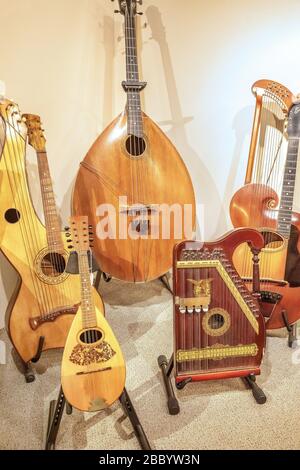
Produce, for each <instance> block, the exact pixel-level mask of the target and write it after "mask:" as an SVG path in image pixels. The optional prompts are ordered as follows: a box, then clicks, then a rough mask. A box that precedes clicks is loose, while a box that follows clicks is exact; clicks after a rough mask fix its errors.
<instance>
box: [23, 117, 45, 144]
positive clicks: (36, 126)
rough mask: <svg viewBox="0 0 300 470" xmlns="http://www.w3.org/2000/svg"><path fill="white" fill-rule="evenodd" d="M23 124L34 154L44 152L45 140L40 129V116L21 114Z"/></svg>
mask: <svg viewBox="0 0 300 470" xmlns="http://www.w3.org/2000/svg"><path fill="white" fill-rule="evenodd" d="M22 118H23V120H24V123H25V124H26V126H27V129H28V142H29V144H30V145H31V146H32V147H33V148H34V149H35V150H36V152H45V151H46V138H45V136H44V131H43V129H42V123H41V118H40V116H37V115H35V114H23V116H22Z"/></svg>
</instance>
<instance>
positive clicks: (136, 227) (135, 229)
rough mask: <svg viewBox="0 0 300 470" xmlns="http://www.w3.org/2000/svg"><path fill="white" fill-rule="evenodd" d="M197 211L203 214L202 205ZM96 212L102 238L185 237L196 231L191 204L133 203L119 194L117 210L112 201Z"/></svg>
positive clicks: (162, 238) (164, 238)
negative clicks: (129, 202)
mask: <svg viewBox="0 0 300 470" xmlns="http://www.w3.org/2000/svg"><path fill="white" fill-rule="evenodd" d="M197 210H198V209H197ZM198 213H199V214H200V216H201V215H202V214H203V210H202V205H201V207H200V208H199V211H198ZM96 215H97V217H99V219H100V220H99V222H98V223H97V226H96V235H97V237H98V238H99V239H100V240H106V239H112V240H117V239H118V240H127V239H128V238H129V239H131V240H138V239H151V240H170V239H175V240H182V239H186V238H191V236H192V234H193V232H194V223H193V222H194V218H195V209H194V206H193V205H192V204H183V205H182V204H178V203H174V204H171V205H170V204H149V205H145V204H139V203H138V204H131V205H130V204H128V198H127V196H120V197H119V208H118V209H116V207H115V206H114V205H113V204H101V205H99V206H98V207H97V209H96ZM200 226H202V224H201V225H200Z"/></svg>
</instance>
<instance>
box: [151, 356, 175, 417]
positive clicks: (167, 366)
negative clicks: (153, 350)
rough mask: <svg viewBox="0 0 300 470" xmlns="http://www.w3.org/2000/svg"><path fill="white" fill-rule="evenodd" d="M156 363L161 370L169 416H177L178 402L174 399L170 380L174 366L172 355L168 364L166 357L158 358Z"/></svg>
mask: <svg viewBox="0 0 300 470" xmlns="http://www.w3.org/2000/svg"><path fill="white" fill-rule="evenodd" d="M157 362H158V366H159V367H160V369H161V372H162V376H163V380H164V386H165V390H166V395H167V403H168V410H169V414H170V415H177V414H178V413H179V412H180V408H179V403H178V400H177V398H176V397H175V394H174V390H173V387H172V383H171V379H170V374H171V371H172V369H173V366H174V357H173V355H172V356H171V359H170V361H169V363H168V361H167V358H166V356H159V357H158V359H157Z"/></svg>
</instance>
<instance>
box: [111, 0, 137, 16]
mask: <svg viewBox="0 0 300 470" xmlns="http://www.w3.org/2000/svg"><path fill="white" fill-rule="evenodd" d="M111 1H112V2H114V0H111ZM118 2H119V8H120V9H119V10H115V13H121V15H124V16H126V15H129V16H135V15H142V14H143V13H142V12H141V11H137V4H139V5H143V0H118Z"/></svg>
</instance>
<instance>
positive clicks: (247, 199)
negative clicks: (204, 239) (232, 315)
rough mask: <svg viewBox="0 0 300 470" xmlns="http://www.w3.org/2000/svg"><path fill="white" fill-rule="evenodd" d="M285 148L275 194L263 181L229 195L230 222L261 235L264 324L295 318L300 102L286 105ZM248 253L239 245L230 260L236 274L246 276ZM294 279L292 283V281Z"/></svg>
mask: <svg viewBox="0 0 300 470" xmlns="http://www.w3.org/2000/svg"><path fill="white" fill-rule="evenodd" d="M287 135H288V149H287V156H286V162H285V165H284V169H283V182H282V190H281V195H280V197H279V196H278V194H277V192H276V191H275V189H274V187H272V186H271V185H268V184H258V183H249V184H246V185H245V186H244V187H242V188H241V189H240V190H238V191H237V193H236V194H235V195H234V196H233V198H232V201H231V204H230V215H231V220H232V222H233V225H234V226H235V227H249V226H251V227H256V228H258V229H259V230H260V231H261V233H262V234H263V236H264V239H265V248H264V249H263V250H262V253H261V256H260V273H261V285H262V292H261V301H262V309H263V313H264V315H265V317H266V318H267V322H266V326H267V328H269V329H273V328H281V327H284V326H288V325H292V324H294V323H295V322H296V321H297V320H299V319H300V310H299V303H300V287H293V286H297V285H298V286H299V281H300V275H299V274H300V272H299V260H300V257H299V250H300V240H299V230H300V215H299V214H297V213H294V212H293V202H294V190H295V181H296V171H297V158H298V150H299V139H300V105H299V104H294V105H292V107H291V108H290V111H289V114H288V124H287ZM250 259H251V254H250V251H249V247H248V246H247V245H245V244H244V245H241V246H240V247H239V248H238V249H237V250H236V252H235V254H234V257H233V260H234V264H235V266H236V268H237V270H238V272H239V274H240V275H241V276H242V277H243V278H245V279H249V277H250V272H249V266H250ZM293 280H294V282H293Z"/></svg>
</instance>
